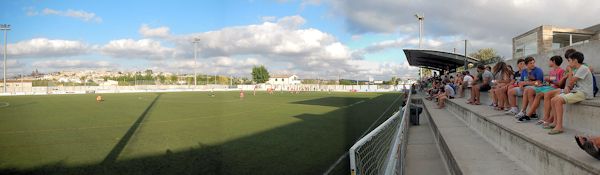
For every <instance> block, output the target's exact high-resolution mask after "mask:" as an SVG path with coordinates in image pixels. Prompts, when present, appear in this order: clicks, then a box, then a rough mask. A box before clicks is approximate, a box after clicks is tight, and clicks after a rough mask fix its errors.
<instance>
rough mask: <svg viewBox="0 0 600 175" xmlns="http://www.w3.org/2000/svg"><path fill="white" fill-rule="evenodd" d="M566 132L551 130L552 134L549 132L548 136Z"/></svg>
mask: <svg viewBox="0 0 600 175" xmlns="http://www.w3.org/2000/svg"><path fill="white" fill-rule="evenodd" d="M563 132H564V131H562V130H551V131H550V132H548V134H550V135H556V134H560V133H563Z"/></svg>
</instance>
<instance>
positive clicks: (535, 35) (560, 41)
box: [513, 24, 600, 59]
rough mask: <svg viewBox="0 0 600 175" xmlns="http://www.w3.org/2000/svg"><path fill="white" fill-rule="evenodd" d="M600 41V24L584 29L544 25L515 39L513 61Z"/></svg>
mask: <svg viewBox="0 0 600 175" xmlns="http://www.w3.org/2000/svg"><path fill="white" fill-rule="evenodd" d="M592 40H600V24H597V25H594V26H591V27H587V28H584V29H575V28H562V27H556V26H551V25H542V26H540V27H536V28H534V29H531V30H530V31H528V32H526V33H524V34H521V35H519V36H517V37H514V38H513V59H519V58H525V57H527V56H530V55H535V54H541V53H546V52H548V51H551V50H554V49H558V48H563V47H567V46H573V45H578V44H584V43H588V42H590V41H592Z"/></svg>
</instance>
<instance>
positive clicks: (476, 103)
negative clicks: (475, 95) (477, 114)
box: [473, 102, 481, 105]
mask: <svg viewBox="0 0 600 175" xmlns="http://www.w3.org/2000/svg"><path fill="white" fill-rule="evenodd" d="M473 105H481V103H479V102H475V103H473Z"/></svg>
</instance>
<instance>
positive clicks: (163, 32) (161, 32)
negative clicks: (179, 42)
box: [139, 24, 170, 38]
mask: <svg viewBox="0 0 600 175" xmlns="http://www.w3.org/2000/svg"><path fill="white" fill-rule="evenodd" d="M169 30H170V29H169V27H165V26H162V27H157V28H150V27H149V26H148V25H146V24H143V25H142V26H141V27H140V30H139V33H140V34H141V35H142V36H143V37H158V38H164V37H168V36H169V35H170V34H169Z"/></svg>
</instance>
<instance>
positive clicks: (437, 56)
mask: <svg viewBox="0 0 600 175" xmlns="http://www.w3.org/2000/svg"><path fill="white" fill-rule="evenodd" d="M403 50H404V54H405V55H406V59H407V60H408V64H410V65H411V66H417V67H422V68H428V69H433V70H445V69H446V68H449V69H450V72H455V71H456V68H458V67H461V66H464V65H465V56H464V55H460V54H456V53H450V52H444V51H438V50H426V49H403ZM467 62H468V63H472V64H475V63H477V62H478V60H477V59H475V58H473V57H469V56H467Z"/></svg>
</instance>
